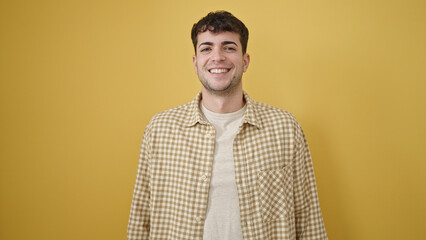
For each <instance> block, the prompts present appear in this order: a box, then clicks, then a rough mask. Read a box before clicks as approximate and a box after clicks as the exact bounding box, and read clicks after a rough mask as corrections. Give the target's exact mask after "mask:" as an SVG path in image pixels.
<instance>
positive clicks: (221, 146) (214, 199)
mask: <svg viewBox="0 0 426 240" xmlns="http://www.w3.org/2000/svg"><path fill="white" fill-rule="evenodd" d="M200 105H201V112H202V113H203V115H204V116H203V117H204V118H205V120H207V121H208V122H210V123H211V124H212V125H213V126H214V127H215V130H216V139H215V150H214V156H213V169H212V176H211V180H210V189H209V203H208V207H207V214H206V220H205V222H204V234H203V240H242V239H243V236H242V231H241V222H240V208H239V205H238V191H237V184H236V182H235V169H234V157H233V142H234V138H235V135H236V134H237V132H238V127H239V126H240V124H241V122H242V119H243V115H244V111H245V110H246V106H244V107H243V108H241V109H240V110H238V111H236V112H232V113H225V114H221V113H215V112H212V111H209V110H208V109H206V108H205V107H204V106H203V104H200Z"/></svg>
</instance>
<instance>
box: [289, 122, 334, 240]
mask: <svg viewBox="0 0 426 240" xmlns="http://www.w3.org/2000/svg"><path fill="white" fill-rule="evenodd" d="M295 130H296V131H295V134H296V136H295V140H296V141H295V145H296V146H295V147H296V153H295V162H294V175H293V176H294V201H295V205H294V208H295V217H296V239H297V240H313V239H321V240H324V239H328V238H327V233H326V231H325V227H324V222H323V218H322V214H321V209H320V205H319V200H318V193H317V187H316V183H315V176H314V169H313V165H312V159H311V154H310V152H309V147H308V143H307V141H306V138H305V135H304V133H303V131H302V128H301V127H300V125H299V124H296V129H295Z"/></svg>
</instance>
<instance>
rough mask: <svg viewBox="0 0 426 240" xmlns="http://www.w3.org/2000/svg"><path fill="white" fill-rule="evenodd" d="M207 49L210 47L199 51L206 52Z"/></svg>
mask: <svg viewBox="0 0 426 240" xmlns="http://www.w3.org/2000/svg"><path fill="white" fill-rule="evenodd" d="M209 50H210V48H203V49H201V50H200V52H207V51H209Z"/></svg>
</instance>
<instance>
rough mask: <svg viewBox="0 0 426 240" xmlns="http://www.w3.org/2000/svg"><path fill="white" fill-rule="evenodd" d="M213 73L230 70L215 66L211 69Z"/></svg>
mask: <svg viewBox="0 0 426 240" xmlns="http://www.w3.org/2000/svg"><path fill="white" fill-rule="evenodd" d="M210 72H211V73H224V72H228V69H226V68H215V69H211V70H210Z"/></svg>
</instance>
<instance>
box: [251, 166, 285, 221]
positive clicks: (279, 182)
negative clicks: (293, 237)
mask: <svg viewBox="0 0 426 240" xmlns="http://www.w3.org/2000/svg"><path fill="white" fill-rule="evenodd" d="M257 187H258V193H259V195H260V196H259V199H260V201H261V211H262V218H263V221H264V222H269V221H273V220H275V219H278V218H282V217H285V216H286V215H288V214H289V213H291V212H292V211H293V171H292V167H291V166H290V165H288V166H285V167H283V168H280V169H269V170H262V171H259V173H258V176H257Z"/></svg>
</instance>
